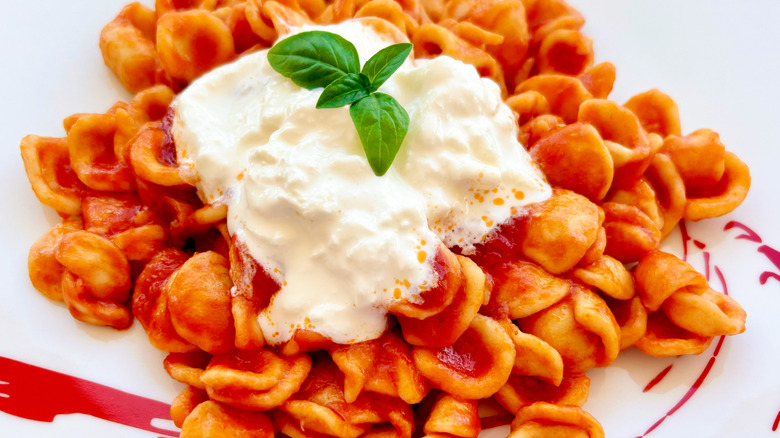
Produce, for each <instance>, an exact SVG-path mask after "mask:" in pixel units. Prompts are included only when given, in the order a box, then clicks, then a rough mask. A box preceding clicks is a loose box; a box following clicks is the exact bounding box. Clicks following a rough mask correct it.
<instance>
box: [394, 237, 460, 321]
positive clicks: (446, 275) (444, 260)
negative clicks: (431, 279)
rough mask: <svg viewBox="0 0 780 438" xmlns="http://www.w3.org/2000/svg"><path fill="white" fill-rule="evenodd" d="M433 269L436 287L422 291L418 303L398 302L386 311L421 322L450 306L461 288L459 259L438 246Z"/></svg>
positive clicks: (404, 300)
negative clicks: (436, 278) (436, 280)
mask: <svg viewBox="0 0 780 438" xmlns="http://www.w3.org/2000/svg"><path fill="white" fill-rule="evenodd" d="M433 269H434V271H435V272H436V275H437V276H438V278H439V281H438V284H437V285H436V287H433V288H430V289H427V290H424V291H422V292H421V293H420V299H419V302H413V301H410V300H406V299H403V300H398V301H397V302H394V303H391V305H390V306H389V307H388V311H389V312H390V313H392V314H394V315H396V316H400V317H406V318H412V319H418V320H422V319H425V318H430V317H431V316H434V315H437V314H439V313H441V312H442V311H443V310H444V309H446V308H447V307H448V306H449V305H450V304H452V302H453V300H454V299H455V297H456V296H457V295H458V292H459V291H460V290H461V289H462V288H463V280H464V272H463V267H462V266H461V259H459V258H458V256H457V255H455V254H454V253H453V252H452V251H450V250H449V249H447V248H446V247H445V246H444V245H440V246H439V248H438V250H437V252H436V256H435V257H434V260H433Z"/></svg>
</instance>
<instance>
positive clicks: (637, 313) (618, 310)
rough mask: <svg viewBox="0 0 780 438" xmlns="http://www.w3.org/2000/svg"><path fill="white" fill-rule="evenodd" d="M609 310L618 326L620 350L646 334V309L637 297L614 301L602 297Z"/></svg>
mask: <svg viewBox="0 0 780 438" xmlns="http://www.w3.org/2000/svg"><path fill="white" fill-rule="evenodd" d="M604 301H606V303H607V306H609V310H610V311H612V314H613V315H615V320H616V321H617V323H618V325H619V326H620V350H621V351H622V350H625V349H626V348H628V347H630V346H632V345H634V344H635V343H636V342H637V341H638V340H639V339H640V338H641V337H642V336H644V335H645V332H647V309H645V306H643V305H642V300H640V299H639V296H634V297H633V298H631V299H630V300H616V299H613V298H610V297H604Z"/></svg>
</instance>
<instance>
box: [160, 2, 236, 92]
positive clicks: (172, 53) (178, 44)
mask: <svg viewBox="0 0 780 438" xmlns="http://www.w3.org/2000/svg"><path fill="white" fill-rule="evenodd" d="M157 54H158V56H159V59H160V64H162V67H163V68H164V69H165V71H166V72H167V73H168V74H169V75H171V76H172V77H173V78H175V79H179V80H182V81H184V82H192V81H193V80H194V79H196V78H197V77H199V76H200V75H202V74H203V73H205V72H207V71H209V70H211V69H212V68H214V67H216V66H218V65H221V64H224V63H226V62H228V61H230V60H231V59H233V57H234V55H235V47H234V45H233V34H232V33H231V32H230V28H229V27H228V26H227V25H226V24H225V23H224V22H223V21H222V20H220V19H219V18H217V17H216V16H215V15H214V14H212V13H210V12H208V11H204V10H190V11H185V12H169V13H167V14H165V15H163V16H161V17H160V19H159V20H158V22H157Z"/></svg>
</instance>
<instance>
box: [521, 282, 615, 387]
mask: <svg viewBox="0 0 780 438" xmlns="http://www.w3.org/2000/svg"><path fill="white" fill-rule="evenodd" d="M519 325H520V329H522V330H523V331H524V332H526V333H530V334H532V335H534V336H537V337H539V338H540V339H542V340H543V341H545V342H547V343H548V344H550V345H551V346H552V347H553V348H555V349H556V350H557V351H558V352H559V353H560V354H561V357H562V358H563V363H564V367H565V369H566V370H567V371H568V372H570V373H583V372H585V371H586V370H588V369H590V368H593V367H605V366H607V365H609V364H610V363H612V362H613V361H614V360H615V358H617V354H618V352H619V351H620V326H618V324H617V321H616V320H615V317H614V315H612V312H610V310H609V307H607V304H606V303H605V302H604V300H603V299H602V298H601V297H599V295H598V294H596V293H595V292H593V291H591V290H589V289H587V288H585V287H583V286H580V285H578V284H575V285H574V288H573V290H572V294H571V296H570V297H568V298H566V299H564V300H563V301H561V302H559V303H558V304H556V305H554V306H552V307H549V308H547V309H545V310H543V311H541V312H539V313H536V314H534V315H532V316H530V317H528V318H524V319H521V320H520V321H519Z"/></svg>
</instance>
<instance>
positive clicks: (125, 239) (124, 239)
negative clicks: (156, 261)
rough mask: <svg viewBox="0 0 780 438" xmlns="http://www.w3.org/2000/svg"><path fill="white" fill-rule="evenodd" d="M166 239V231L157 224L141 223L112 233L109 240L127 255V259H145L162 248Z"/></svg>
mask: <svg viewBox="0 0 780 438" xmlns="http://www.w3.org/2000/svg"><path fill="white" fill-rule="evenodd" d="M167 240H168V232H167V230H166V229H165V228H163V227H162V226H160V225H157V224H148V225H141V226H139V227H134V228H130V229H128V230H125V231H122V232H121V233H118V234H116V235H114V236H113V237H112V238H111V241H112V242H113V243H114V245H116V246H117V247H118V248H119V249H120V250H122V252H123V253H124V254H125V257H127V260H131V261H133V260H135V261H146V260H149V259H151V258H152V257H154V255H155V254H157V252H158V251H160V250H162V249H163V247H164V245H165V243H166V241H167Z"/></svg>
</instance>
